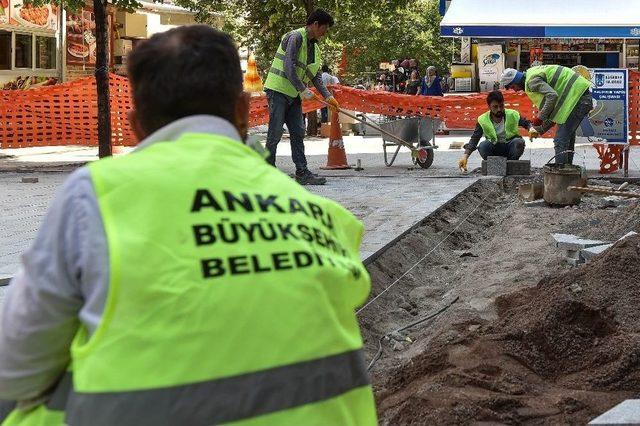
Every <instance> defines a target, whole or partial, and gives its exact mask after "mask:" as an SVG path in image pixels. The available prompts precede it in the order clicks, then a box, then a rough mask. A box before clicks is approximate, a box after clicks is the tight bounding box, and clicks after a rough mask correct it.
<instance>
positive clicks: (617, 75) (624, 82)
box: [583, 68, 629, 144]
mask: <svg viewBox="0 0 640 426" xmlns="http://www.w3.org/2000/svg"><path fill="white" fill-rule="evenodd" d="M589 73H590V75H591V87H592V90H591V92H592V95H593V99H594V101H595V102H594V104H595V106H594V108H593V110H592V111H591V112H590V113H589V125H590V126H591V129H589V128H588V127H587V128H586V129H583V135H585V136H591V135H592V136H595V137H597V138H601V139H605V140H606V141H607V142H608V143H624V144H626V143H627V142H628V122H629V111H628V108H629V104H628V100H629V84H628V82H629V78H628V71H627V70H626V69H603V68H595V69H592V70H589Z"/></svg>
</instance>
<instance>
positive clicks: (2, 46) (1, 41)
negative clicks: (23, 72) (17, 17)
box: [0, 31, 11, 70]
mask: <svg viewBox="0 0 640 426" xmlns="http://www.w3.org/2000/svg"><path fill="white" fill-rule="evenodd" d="M10 69H11V33H10V32H8V31H0V70H10Z"/></svg>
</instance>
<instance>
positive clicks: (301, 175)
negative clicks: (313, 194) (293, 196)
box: [296, 169, 327, 185]
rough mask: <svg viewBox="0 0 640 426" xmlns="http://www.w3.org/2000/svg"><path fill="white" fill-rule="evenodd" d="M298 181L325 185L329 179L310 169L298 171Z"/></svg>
mask: <svg viewBox="0 0 640 426" xmlns="http://www.w3.org/2000/svg"><path fill="white" fill-rule="evenodd" d="M296 182H298V183H299V184H300V185H324V184H325V183H327V179H325V178H323V177H322V176H318V175H314V174H313V173H311V171H310V170H309V169H305V170H302V171H296Z"/></svg>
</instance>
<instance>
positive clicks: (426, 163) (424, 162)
mask: <svg viewBox="0 0 640 426" xmlns="http://www.w3.org/2000/svg"><path fill="white" fill-rule="evenodd" d="M420 146H421V147H422V146H431V144H430V143H429V142H426V143H423V144H422V145H420ZM425 152H426V153H427V155H426V157H423V158H422V159H421V158H420V157H419V156H418V157H416V158H415V163H416V164H417V165H419V166H420V167H422V168H423V169H428V168H429V167H431V165H432V164H433V149H425Z"/></svg>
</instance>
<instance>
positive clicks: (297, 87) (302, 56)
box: [264, 9, 338, 185]
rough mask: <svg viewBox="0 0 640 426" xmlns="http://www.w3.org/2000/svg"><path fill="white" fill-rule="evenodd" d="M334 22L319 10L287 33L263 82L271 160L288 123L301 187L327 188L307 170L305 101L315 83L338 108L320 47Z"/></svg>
mask: <svg viewBox="0 0 640 426" xmlns="http://www.w3.org/2000/svg"><path fill="white" fill-rule="evenodd" d="M333 23H334V21H333V17H332V16H331V15H330V14H329V13H328V12H327V11H325V10H323V9H317V10H315V11H314V12H312V13H311V14H310V15H309V17H308V18H307V26H306V27H303V28H298V29H296V30H293V31H291V32H288V33H287V34H285V35H284V36H283V37H282V40H281V41H280V44H279V45H278V50H277V52H276V54H275V57H274V58H273V62H272V64H271V68H270V69H269V74H267V79H266V80H265V82H264V89H265V93H266V94H267V101H268V106H269V129H268V131H267V150H268V151H269V154H270V155H269V159H268V161H269V163H271V164H272V165H274V166H275V164H276V150H277V147H278V143H280V139H281V138H282V131H283V129H282V126H283V125H285V124H286V125H287V129H289V137H290V140H291V159H292V160H293V163H294V164H295V166H296V174H295V178H296V180H297V181H298V183H300V184H301V185H324V184H325V183H326V181H327V180H326V179H325V178H324V177H322V176H317V175H315V174H314V173H312V172H311V171H310V170H309V168H308V167H307V158H306V157H305V154H304V135H305V125H304V118H303V116H302V99H304V100H310V99H313V96H314V95H313V92H312V91H311V90H309V89H308V88H307V86H308V85H309V84H310V83H313V85H314V86H315V88H316V89H317V90H318V92H320V94H321V95H322V96H323V97H324V98H325V99H326V101H327V102H328V103H329V104H330V105H332V106H333V107H334V108H337V107H338V102H337V101H336V99H335V98H334V97H333V95H331V93H330V92H329V91H328V90H327V88H326V86H325V85H324V83H323V82H322V71H321V70H320V68H321V66H322V55H321V53H320V48H319V47H318V40H320V38H322V37H324V35H325V34H326V33H327V31H328V30H329V27H331V26H333ZM301 98H302V99H301ZM313 114H315V111H314V112H313Z"/></svg>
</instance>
